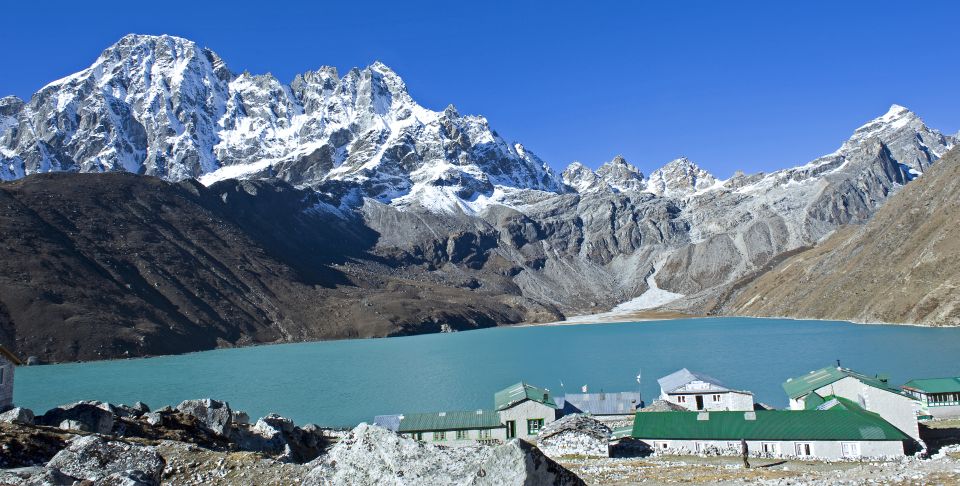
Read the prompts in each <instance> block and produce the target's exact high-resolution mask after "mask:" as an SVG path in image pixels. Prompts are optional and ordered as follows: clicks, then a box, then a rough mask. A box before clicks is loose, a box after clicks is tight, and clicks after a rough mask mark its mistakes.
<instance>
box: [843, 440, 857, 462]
mask: <svg viewBox="0 0 960 486" xmlns="http://www.w3.org/2000/svg"><path fill="white" fill-rule="evenodd" d="M844 446H850V448H851V449H852V450H853V451H854V453H853V454H847V453H846V452H845V451H844V449H843V448H844ZM861 454H862V453H861V452H860V443H859V442H852V441H847V442H841V443H840V456H841V457H847V458H856V457H860V456H861Z"/></svg>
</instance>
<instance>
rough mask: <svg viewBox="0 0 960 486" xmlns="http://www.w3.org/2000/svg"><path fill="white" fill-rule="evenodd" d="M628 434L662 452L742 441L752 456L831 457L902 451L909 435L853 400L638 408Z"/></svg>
mask: <svg viewBox="0 0 960 486" xmlns="http://www.w3.org/2000/svg"><path fill="white" fill-rule="evenodd" d="M838 403H839V401H838ZM630 436H631V437H633V439H634V440H637V441H640V442H642V443H643V444H645V445H646V446H647V447H649V448H650V449H651V450H653V451H655V452H656V453H660V454H695V453H705V454H721V455H740V454H741V452H742V449H741V444H742V442H741V441H744V442H746V444H747V447H748V449H749V452H750V455H752V456H764V457H798V458H814V459H827V460H836V459H860V458H884V459H887V458H897V457H902V456H903V455H904V441H909V440H910V437H909V436H908V435H906V434H904V433H903V432H902V431H900V429H898V428H896V427H894V426H893V425H891V424H890V423H889V422H887V421H886V420H884V419H883V418H882V417H880V415H878V414H876V413H873V412H868V411H866V410H863V409H862V408H861V407H859V406H858V405H856V404H854V403H852V402H846V403H844V404H841V405H839V406H836V407H832V408H830V409H827V410H757V411H753V412H739V411H738V412H733V411H723V412H647V413H641V412H638V413H637V415H636V418H635V419H634V423H633V429H632V430H631V433H630Z"/></svg>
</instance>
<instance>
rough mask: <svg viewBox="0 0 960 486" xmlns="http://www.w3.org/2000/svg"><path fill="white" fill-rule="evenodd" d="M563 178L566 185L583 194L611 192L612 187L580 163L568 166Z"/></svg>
mask: <svg viewBox="0 0 960 486" xmlns="http://www.w3.org/2000/svg"><path fill="white" fill-rule="evenodd" d="M561 177H562V178H563V183H564V184H566V185H567V186H569V187H570V188H571V189H573V190H574V191H576V192H578V193H581V194H586V193H589V192H600V191H609V190H610V186H608V185H607V184H606V183H605V182H604V181H602V180H601V179H600V178H599V177H597V174H596V173H595V172H593V171H592V170H590V168H589V167H587V166H585V165H583V164H581V163H580V162H578V161H574V162H572V163H571V164H570V165H568V166H567V168H566V169H565V170H564V171H563V173H562V174H561Z"/></svg>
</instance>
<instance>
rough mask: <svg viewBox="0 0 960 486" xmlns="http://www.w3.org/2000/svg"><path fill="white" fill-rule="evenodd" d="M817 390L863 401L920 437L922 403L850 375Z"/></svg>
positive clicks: (870, 407)
mask: <svg viewBox="0 0 960 486" xmlns="http://www.w3.org/2000/svg"><path fill="white" fill-rule="evenodd" d="M815 391H816V392H817V394H818V395H820V396H827V395H836V396H838V397H843V398H846V399H848V400H851V401H853V402H854V403H858V404H861V405H862V406H863V408H865V409H867V410H869V411H871V412H875V413H877V414H879V415H880V416H881V417H883V419H884V420H886V421H887V422H890V423H891V424H892V425H893V426H894V427H896V428H898V429H900V430H901V431H903V433H905V434H907V435H909V436H910V437H913V438H914V439H916V440H920V428H919V426H918V425H917V409H918V408H919V403H918V402H917V401H915V400H913V399H911V398H909V397H905V396H903V395H900V394H897V393H893V392H890V391H887V390H881V389H879V388H876V387H872V386H868V385H865V384H863V382H861V381H860V380H858V379H856V378H853V377H849V376H847V377H845V378H842V379H840V380H837V381H835V382H833V383H831V384H829V385H826V386H823V387H820V388H818V389H817V390H815ZM861 398H862V400H861Z"/></svg>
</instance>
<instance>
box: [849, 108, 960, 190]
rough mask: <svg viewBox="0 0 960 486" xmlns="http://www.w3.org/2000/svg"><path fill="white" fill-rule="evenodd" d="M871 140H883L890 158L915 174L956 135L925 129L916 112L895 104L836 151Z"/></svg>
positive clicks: (945, 148) (865, 125)
mask: <svg viewBox="0 0 960 486" xmlns="http://www.w3.org/2000/svg"><path fill="white" fill-rule="evenodd" d="M870 139H878V140H882V141H884V143H885V144H886V146H887V148H888V149H889V150H890V153H891V154H892V155H893V158H894V159H895V160H897V162H899V163H900V164H903V165H904V166H906V167H907V169H908V170H910V171H911V172H912V173H915V174H921V173H923V172H924V171H925V170H926V169H927V167H929V166H930V164H932V163H933V162H935V161H936V160H937V159H939V158H940V157H942V156H943V154H944V153H946V151H947V150H949V149H950V148H952V147H953V146H954V144H955V143H956V139H955V137H950V136H944V135H943V134H942V133H940V132H939V131H937V130H934V129H931V128H928V127H927V126H926V124H924V123H923V120H922V119H920V117H919V116H917V114H916V113H914V112H912V111H910V110H909V109H907V108H906V107H903V106H901V105H897V104H894V105H892V106H890V109H889V110H887V112H886V113H884V114H883V115H881V116H879V117H877V118H874V119H873V120H870V121H869V122H867V123H866V124H864V125H863V126H861V127H860V128H857V129H856V130H855V131H854V132H853V135H852V136H851V137H850V139H848V140H847V141H846V142H844V144H843V145H842V146H841V147H840V149H839V150H838V151H837V152H836V154H839V155H844V154H848V153H850V152H852V151H855V150H856V149H857V148H858V147H860V146H862V145H863V144H865V143H867V141H868V140H870Z"/></svg>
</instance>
